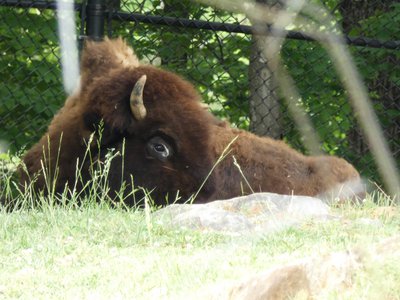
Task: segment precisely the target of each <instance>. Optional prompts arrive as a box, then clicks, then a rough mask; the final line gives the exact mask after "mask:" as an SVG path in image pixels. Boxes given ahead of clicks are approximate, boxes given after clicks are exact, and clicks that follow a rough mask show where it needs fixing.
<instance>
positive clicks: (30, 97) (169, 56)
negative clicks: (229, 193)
mask: <svg viewBox="0 0 400 300" xmlns="http://www.w3.org/2000/svg"><path fill="white" fill-rule="evenodd" d="M259 2H264V3H267V4H275V5H277V6H282V5H283V3H281V2H279V1H272V0H263V1H259ZM314 2H316V3H319V4H322V5H323V6H325V7H326V8H327V9H328V10H329V11H330V12H331V14H332V15H333V16H334V17H335V19H336V21H337V23H338V24H339V25H340V26H341V28H342V29H343V32H344V33H345V34H346V36H347V41H348V42H349V47H350V49H351V52H352V54H353V56H354V60H355V62H356V64H357V67H358V69H359V71H360V73H361V75H362V77H363V79H364V81H365V84H366V86H367V88H368V90H369V95H370V97H371V99H372V101H373V105H374V109H375V111H376V113H377V115H378V117H379V120H380V122H381V124H382V126H383V129H384V132H385V135H386V138H387V140H388V141H389V144H390V147H391V150H392V152H393V153H394V155H395V158H396V159H397V161H398V162H399V161H400V139H399V136H400V72H399V70H400V31H399V30H398V28H399V27H400V3H398V1H396V0H394V1H390V0H377V1H366V0H362V1H341V0H315V1H314ZM75 5H76V19H77V21H76V22H77V32H78V34H79V38H80V41H82V39H83V36H82V35H84V34H89V35H90V32H89V33H88V32H85V31H84V29H85V28H84V27H85V25H86V24H87V23H88V22H91V20H88V18H90V16H91V14H90V12H88V9H93V7H94V8H96V9H99V10H100V11H101V14H100V15H99V14H97V15H96V14H92V15H96V16H97V17H99V16H100V18H102V21H104V32H105V33H104V34H105V35H108V36H112V37H116V36H122V37H124V38H125V39H126V40H127V41H128V43H129V44H131V45H132V46H133V47H134V49H135V51H136V53H137V55H138V56H139V57H140V59H142V60H143V61H147V62H149V63H151V64H155V65H159V66H161V67H162V68H165V69H169V70H172V71H173V72H176V73H179V74H181V75H182V76H184V77H185V78H187V79H188V80H190V81H191V82H192V83H193V84H194V85H195V86H196V87H197V89H198V90H199V92H200V93H201V94H202V95H203V98H204V101H205V102H206V103H208V104H209V106H210V109H211V110H212V111H213V113H214V114H215V115H217V116H219V117H220V118H223V119H227V120H229V121H230V122H231V123H232V124H233V125H234V126H237V127H239V128H244V129H248V130H251V131H253V132H255V133H257V134H259V135H269V136H272V137H274V138H283V139H285V140H286V141H287V142H288V143H290V144H292V145H293V146H294V147H295V148H297V149H302V143H301V141H302V138H301V136H300V135H299V133H298V131H297V129H296V126H295V125H294V123H293V121H292V119H291V117H290V115H289V113H288V111H287V108H286V106H285V102H284V101H282V99H281V97H280V92H279V87H278V86H277V84H276V83H275V82H274V79H273V74H272V73H271V71H270V70H269V69H268V67H267V66H266V64H265V59H264V58H263V57H262V55H261V54H260V52H259V50H258V49H257V47H256V46H255V40H256V39H257V38H259V37H256V36H253V35H252V34H251V23H250V21H249V20H248V19H247V18H246V17H245V16H244V15H241V14H232V13H228V12H225V11H221V10H216V9H213V8H210V7H207V6H204V5H201V4H198V3H195V2H192V1H188V0H183V1H182V0H180V1H178V0H164V1H147V0H142V1H138V0H107V1H104V0H87V1H83V2H77V3H75ZM56 14H57V12H56V10H55V3H54V2H52V1H16V0H8V1H7V0H0V55H1V59H0V74H1V78H2V80H1V82H0V99H1V101H0V129H1V131H0V140H1V141H3V142H4V141H5V142H7V143H8V144H9V146H10V149H11V150H12V151H14V152H15V151H17V150H20V149H22V148H23V147H25V146H26V147H29V146H30V145H32V144H33V143H34V142H35V141H37V140H38V138H39V137H40V136H41V135H42V134H43V132H44V130H45V129H46V127H47V125H48V123H49V121H50V120H51V118H52V116H53V115H54V113H56V112H57V110H58V109H59V108H60V107H61V106H62V104H63V102H64V99H65V94H64V92H63V88H62V82H61V80H62V76H61V71H60V55H59V41H58V37H57V23H56V18H55V17H56ZM93 24H94V25H93ZM98 24H100V26H102V25H103V23H101V22H100V23H98ZM86 26H87V25H86ZM91 26H98V25H96V23H92V25H91ZM102 30H103V28H101V30H97V31H96V32H101V31H102ZM90 37H91V38H101V36H90ZM281 54H282V57H283V61H284V64H285V66H286V67H287V69H288V71H289V73H290V74H291V75H292V76H293V78H294V79H295V82H296V84H297V85H298V88H299V90H300V93H301V96H302V99H301V102H302V103H301V104H302V105H303V107H305V108H306V111H307V112H308V113H309V115H310V117H311V120H312V121H313V123H314V125H315V128H316V130H317V132H318V133H319V135H320V139H321V141H322V149H323V151H325V152H326V153H329V154H336V155H339V156H342V157H344V158H346V159H348V160H349V161H351V162H352V163H353V164H355V165H356V166H357V167H358V169H359V170H360V172H361V173H362V174H363V175H364V176H366V177H369V178H373V179H375V180H378V181H379V179H378V178H377V176H378V175H377V172H376V166H375V164H374V161H373V158H372V155H371V153H370V151H369V149H368V146H367V145H366V143H365V140H364V138H363V137H362V134H361V131H360V129H359V127H358V126H357V123H356V118H355V115H354V112H353V111H352V109H351V106H350V104H349V102H348V96H347V94H346V91H345V90H344V89H343V87H342V85H341V82H340V79H339V78H338V76H337V75H336V73H335V70H334V68H333V65H332V62H331V58H330V57H329V56H328V55H327V53H326V52H325V50H324V49H323V48H322V47H321V46H320V45H319V44H318V43H316V42H314V41H310V40H309V39H308V38H307V37H304V36H302V35H301V34H299V33H296V32H289V34H288V38H287V39H286V40H285V42H284V44H283V46H282V49H281Z"/></svg>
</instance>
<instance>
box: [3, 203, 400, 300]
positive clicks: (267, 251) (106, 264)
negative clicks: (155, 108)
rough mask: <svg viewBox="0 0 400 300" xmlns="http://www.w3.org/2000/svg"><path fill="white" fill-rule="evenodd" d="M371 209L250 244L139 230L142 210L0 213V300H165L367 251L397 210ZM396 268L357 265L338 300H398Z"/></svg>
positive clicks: (395, 227)
mask: <svg viewBox="0 0 400 300" xmlns="http://www.w3.org/2000/svg"><path fill="white" fill-rule="evenodd" d="M381 207H382V206H379V205H377V204H374V203H373V202H368V203H366V204H365V205H364V206H362V207H357V208H356V207H351V206H348V207H342V208H340V209H337V210H338V213H340V214H342V215H343V218H342V219H339V220H334V221H329V222H325V223H315V222H309V223H306V224H304V225H302V226H301V227H298V228H291V229H288V230H285V231H283V232H279V233H276V234H272V235H267V236H254V237H239V236H237V237H232V236H228V235H223V234H218V233H204V232H196V231H188V230H184V229H168V228H163V227H161V226H160V225H159V224H158V223H157V220H154V219H151V220H150V221H151V223H152V226H149V225H148V224H147V223H146V216H145V213H144V211H141V210H126V209H118V208H110V206H108V205H106V204H95V203H92V204H90V205H88V206H87V207H80V208H76V207H73V206H69V207H66V206H64V207H63V206H61V205H60V206H45V205H44V206H42V207H40V208H33V209H29V210H26V209H25V210H16V211H14V212H12V213H7V212H4V211H2V212H1V213H0V298H2V299H15V298H19V299H28V298H29V299H32V298H34V299H60V298H63V299H92V298H93V299H110V298H113V299H114V298H122V299H159V298H170V299H175V298H177V297H178V296H183V295H188V294H192V293H194V292H196V291H198V290H202V289H203V288H204V286H209V285H212V284H214V283H218V282H224V281H226V280H235V279H240V278H242V277H243V276H244V275H250V274H253V273H256V272H261V271H263V270H266V269H268V267H271V266H276V265H279V264H282V263H287V262H290V261H292V260H293V259H296V258H302V257H306V256H316V255H323V254H324V253H325V254H326V253H329V252H331V251H343V250H347V249H351V248H353V247H356V246H358V247H362V248H368V247H369V246H370V245H371V244H373V243H374V242H376V241H379V240H380V239H382V238H384V237H388V236H392V235H395V234H398V232H399V228H400V214H399V209H398V208H397V207H394V206H392V207H390V209H388V208H386V209H384V210H382V209H381ZM366 220H367V221H368V222H367V221H366ZM399 265H400V256H399V255H394V256H393V257H390V258H388V259H385V260H382V261H380V260H378V261H376V262H373V263H371V264H367V265H366V267H365V268H364V269H363V270H362V271H360V273H359V274H358V275H357V277H356V278H354V282H355V285H354V286H353V287H352V288H351V289H349V290H346V294H345V297H344V299H360V298H359V296H362V297H361V298H363V299H377V298H376V297H375V296H380V295H385V296H387V297H385V298H386V299H400V289H399V287H398V283H399V282H400V280H399V279H400V268H398V267H396V266H399ZM342 292H343V291H342ZM342 292H341V291H337V293H338V294H337V295H335V294H332V295H330V296H329V297H331V299H335V298H336V297H337V296H340V297H339V298H343V296H344V294H342ZM378 298H381V297H378Z"/></svg>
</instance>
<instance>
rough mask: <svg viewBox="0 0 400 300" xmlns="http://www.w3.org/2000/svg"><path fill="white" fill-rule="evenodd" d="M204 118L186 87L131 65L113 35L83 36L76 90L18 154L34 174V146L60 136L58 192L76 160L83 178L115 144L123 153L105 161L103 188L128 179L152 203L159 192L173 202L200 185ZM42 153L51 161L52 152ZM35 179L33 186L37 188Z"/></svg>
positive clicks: (204, 163)
mask: <svg viewBox="0 0 400 300" xmlns="http://www.w3.org/2000/svg"><path fill="white" fill-rule="evenodd" d="M210 120H212V116H211V115H209V114H208V113H207V112H206V111H205V110H204V108H203V107H202V105H201V103H200V97H199V95H198V94H197V92H196V91H195V90H194V88H193V87H192V85H190V84H189V83H188V82H186V81H185V80H183V79H181V78H180V77H178V76H176V75H174V74H172V73H170V72H167V71H163V70H161V69H158V68H154V67H152V66H148V65H141V64H139V62H138V60H137V58H136V56H135V55H134V53H133V51H132V50H131V49H130V48H129V47H127V46H126V44H125V43H124V42H123V41H122V40H121V39H117V40H113V41H111V40H107V39H106V40H105V41H103V42H100V43H95V42H87V43H86V46H85V48H84V51H83V54H82V61H81V85H80V88H79V91H77V92H76V93H75V94H74V95H73V96H71V97H70V98H69V99H67V101H66V104H65V105H64V107H63V108H62V109H61V110H60V112H59V113H58V114H57V115H56V116H55V117H54V119H53V121H52V123H51V124H50V126H49V129H48V133H47V135H46V136H47V138H45V137H44V138H42V140H41V141H40V142H39V143H38V144H37V145H35V146H34V147H33V148H32V149H31V150H29V152H28V153H27V155H26V156H25V158H24V160H25V162H26V165H27V167H28V173H30V174H33V173H35V172H37V171H38V169H39V167H38V164H37V163H35V162H34V161H37V160H41V159H42V160H43V159H44V158H43V157H42V156H41V155H42V154H41V153H43V151H41V150H43V148H45V149H46V143H47V142H46V141H50V143H53V144H57V141H58V140H59V139H60V136H61V135H62V136H63V137H62V142H61V146H60V145H58V144H57V146H60V147H59V148H60V150H59V152H60V154H59V155H60V159H57V161H58V164H59V166H58V168H59V169H58V171H59V176H58V178H57V184H56V185H57V187H58V190H61V189H63V188H64V186H65V184H66V183H67V184H69V185H72V182H73V181H74V180H75V168H74V167H73V166H75V164H74V161H76V159H77V158H80V159H81V160H82V159H84V158H85V157H86V162H85V166H84V168H83V170H82V172H83V175H82V176H83V180H85V179H89V178H88V177H90V176H91V175H90V174H89V171H88V169H89V168H90V164H91V163H92V162H93V161H100V162H102V161H104V160H105V157H106V153H107V151H108V150H109V149H115V150H116V151H119V152H120V153H124V156H119V157H118V158H116V159H114V160H113V161H112V162H111V167H110V174H109V178H108V183H109V187H110V191H111V192H110V193H111V194H113V193H114V192H115V191H116V190H119V188H120V187H121V184H122V182H124V181H125V183H131V182H132V180H131V177H132V178H133V183H134V185H135V187H136V188H137V187H143V188H145V189H146V190H148V191H152V194H151V195H152V198H153V199H154V201H155V202H156V203H157V204H165V199H166V197H168V198H169V200H170V201H175V200H176V196H177V193H179V195H180V198H181V200H187V199H188V198H190V197H191V196H192V195H194V194H195V193H197V191H198V190H199V189H200V187H201V186H202V184H203V181H204V180H205V179H206V178H207V175H208V173H209V171H210V170H211V168H212V164H213V162H214V158H213V157H211V152H210V151H209V149H208V148H209V140H210V139H209V135H210V130H209V122H210ZM99 127H101V130H99ZM92 133H95V137H96V139H95V141H94V142H92V143H91V145H90V148H91V149H90V152H91V155H90V157H91V160H90V161H89V159H88V158H87V157H89V156H84V155H83V153H84V151H85V147H84V145H85V144H87V143H88V141H89V139H90V136H91V135H92ZM57 146H53V148H55V147H57ZM46 155H48V156H50V157H52V158H51V159H52V160H54V161H55V160H56V159H55V158H54V157H53V156H55V155H56V153H53V152H50V153H47V154H46ZM93 157H94V159H93ZM71 166H72V167H71ZM40 179H41V178H40V176H39V180H38V182H37V187H38V188H39V189H40V188H42V189H43V188H44V186H43V185H44V183H43V182H44V181H43V180H40ZM213 191H214V183H213V178H212V176H210V177H209V178H208V180H207V182H206V183H205V185H204V186H203V187H202V189H201V190H200V192H199V194H198V198H197V201H201V200H202V199H207V198H209V196H210V195H211V194H212V193H213ZM136 199H138V197H136ZM131 201H133V200H132V199H131Z"/></svg>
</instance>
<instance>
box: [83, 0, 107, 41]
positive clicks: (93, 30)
mask: <svg viewBox="0 0 400 300" xmlns="http://www.w3.org/2000/svg"><path fill="white" fill-rule="evenodd" d="M104 2H105V0H88V1H87V6H86V36H87V37H88V38H89V39H92V40H95V41H100V40H102V39H103V37H104V20H105V12H106V5H105V3H104Z"/></svg>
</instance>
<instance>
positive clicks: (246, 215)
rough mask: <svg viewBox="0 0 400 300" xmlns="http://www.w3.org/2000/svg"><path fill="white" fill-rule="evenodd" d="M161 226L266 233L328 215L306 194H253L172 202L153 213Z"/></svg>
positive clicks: (318, 203)
mask: <svg viewBox="0 0 400 300" xmlns="http://www.w3.org/2000/svg"><path fill="white" fill-rule="evenodd" d="M153 216H154V217H155V219H156V220H157V221H158V222H159V223H161V224H162V225H165V226H172V227H179V228H182V227H183V228H189V229H196V230H205V231H217V232H226V233H236V234H237V233H238V234H241V233H246V232H261V233H267V232H271V231H276V230H280V229H284V228H287V227H288V226H293V225H296V224H299V223H301V222H304V221H305V220H309V219H310V218H312V219H319V220H326V219H329V218H331V217H332V216H331V215H330V214H329V207H328V206H327V205H326V204H325V203H324V202H322V200H320V199H317V198H313V197H307V196H288V195H278V194H272V193H256V194H252V195H248V196H243V197H236V198H232V199H228V200H218V201H213V202H209V203H206V204H173V205H169V206H167V207H165V208H163V209H161V210H159V211H157V212H155V213H154V215H153Z"/></svg>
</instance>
